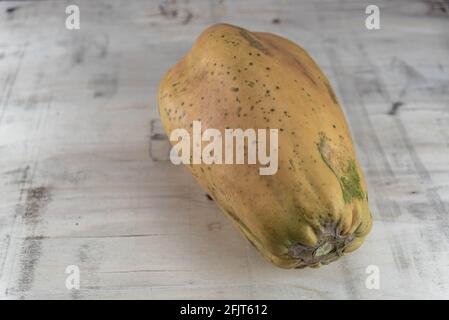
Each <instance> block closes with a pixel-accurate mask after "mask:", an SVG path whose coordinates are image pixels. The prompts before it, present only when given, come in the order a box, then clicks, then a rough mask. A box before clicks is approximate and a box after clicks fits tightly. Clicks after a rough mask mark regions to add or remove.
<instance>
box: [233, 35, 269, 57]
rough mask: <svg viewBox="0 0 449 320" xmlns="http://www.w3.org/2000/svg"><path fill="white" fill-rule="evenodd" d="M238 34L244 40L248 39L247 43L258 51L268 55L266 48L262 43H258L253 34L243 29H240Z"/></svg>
mask: <svg viewBox="0 0 449 320" xmlns="http://www.w3.org/2000/svg"><path fill="white" fill-rule="evenodd" d="M240 35H241V36H242V37H243V38H244V39H245V40H246V41H248V43H249V45H250V46H251V47H253V48H255V49H257V50H259V51H260V52H262V53H264V54H266V55H270V53H269V52H268V50H267V48H265V47H264V46H263V45H262V43H260V41H259V40H257V39H256V38H255V37H254V36H253V35H251V34H250V33H249V32H248V31H246V30H245V29H240Z"/></svg>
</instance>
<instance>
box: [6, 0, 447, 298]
mask: <svg viewBox="0 0 449 320" xmlns="http://www.w3.org/2000/svg"><path fill="white" fill-rule="evenodd" d="M376 2H377V4H378V5H379V6H380V9H381V29H380V30H376V31H370V30H367V29H366V28H365V22H364V19H365V17H366V15H365V7H366V6H367V5H368V4H371V2H367V1H355V0H354V1H340V2H338V1H330V0H328V1H325V0H321V1H301V2H300V1H293V0H291V1H287V0H282V1H274V0H273V1H268V0H264V1H256V0H249V1H229V0H222V1H218V0H215V1H177V2H176V1H162V2H158V1H154V2H151V1H135V2H128V1H95V2H89V1H70V2H62V1H39V2H8V1H6V2H0V298H1V299H17V298H25V299H26V298H39V299H43V298H50V299H52V298H62V299H94V298H100V299H106V298H112V299H121V298H123V299H130V298H137V299H142V298H144V299H155V298H158V299H160V298H181V299H183V298H210V299H215V298H224V299H238V298H242V299H251V298H255V299H260V298H266V299H306V298H309V299H310V298H312V299H321V298H322V299H330V298H340V299H347V298H359V299H369V298H375V299H377V298H386V299H395V298H412V299H416V298H439V299H442V298H446V299H447V298H449V272H448V271H449V59H448V58H449V36H448V33H447V30H449V17H448V16H447V15H446V14H445V13H444V12H443V11H442V10H439V9H438V6H436V5H431V4H429V1H394V2H391V1H384V2H382V1H376ZM68 4H77V5H78V6H79V7H80V11H81V29H80V30H74V31H69V30H67V29H66V28H65V24H64V23H65V18H66V14H65V7H66V6H67V5H68ZM215 22H228V23H233V24H237V25H241V26H242V27H245V28H249V29H252V30H260V31H269V32H274V33H277V34H280V35H284V36H286V37H288V38H290V39H292V40H294V41H295V42H298V43H299V44H301V45H302V46H303V47H304V48H305V49H306V50H308V51H309V53H310V54H311V55H312V57H314V59H315V60H316V61H317V62H318V64H319V65H320V66H321V67H322V68H323V70H324V71H325V73H326V74H327V75H328V76H329V78H330V80H331V82H332V84H333V86H334V88H335V90H336V92H337V96H338V98H339V100H340V101H341V103H342V105H343V107H344V108H345V113H346V115H347V118H348V121H349V122H350V126H351V129H352V133H353V136H354V140H355V143H356V146H357V151H358V156H359V158H360V160H361V163H362V166H363V168H364V171H365V175H366V177H367V180H368V184H369V190H370V203H371V207H372V211H373V215H374V228H373V231H372V233H371V235H370V236H369V237H368V238H367V240H366V242H365V244H364V245H363V246H362V247H361V248H360V249H359V250H358V251H356V252H354V253H352V254H351V255H349V256H347V257H345V258H343V259H340V260H339V261H337V262H335V263H333V264H331V265H329V266H326V267H323V268H320V269H310V270H291V271H287V270H282V269H276V268H274V267H273V266H271V265H270V264H268V263H267V262H265V261H264V260H263V259H262V258H261V257H260V256H259V255H258V254H257V253H256V252H255V250H254V249H253V248H252V247H251V246H250V245H249V244H248V243H247V242H246V241H245V240H244V239H243V238H242V237H241V236H240V235H239V234H238V232H237V231H236V230H234V228H233V227H232V226H231V224H230V222H229V221H227V220H226V219H225V217H224V216H223V215H222V214H221V213H220V212H219V210H218V209H217V208H216V206H215V205H214V203H213V202H212V201H210V200H208V199H207V197H206V196H205V194H204V192H202V191H201V190H200V188H199V187H198V186H197V185H196V184H195V182H194V181H193V178H192V177H191V176H190V175H189V174H188V173H187V171H186V170H185V169H183V168H182V167H177V166H174V165H172V164H171V163H170V162H169V161H167V142H166V140H165V138H164V135H163V133H162V132H161V128H160V125H159V124H158V120H157V119H158V113H157V105H156V92H157V87H158V83H159V80H160V79H161V77H162V75H163V74H164V72H165V71H166V70H167V69H168V68H169V67H170V66H171V65H172V64H174V63H175V62H176V61H177V60H179V59H180V58H181V56H182V55H183V54H185V53H186V52H187V50H188V49H189V47H190V46H191V44H192V43H193V41H194V39H195V37H196V36H197V35H198V34H199V33H200V32H201V31H202V30H203V29H204V28H205V27H206V26H208V25H209V24H212V23H215ZM69 265H77V266H79V268H80V272H81V288H80V290H67V289H66V287H65V281H66V277H67V274H65V269H66V267H67V266H69ZM369 265H376V266H378V268H379V270H380V290H369V289H367V288H366V286H365V280H366V278H367V276H368V274H366V268H367V267H368V266H369Z"/></svg>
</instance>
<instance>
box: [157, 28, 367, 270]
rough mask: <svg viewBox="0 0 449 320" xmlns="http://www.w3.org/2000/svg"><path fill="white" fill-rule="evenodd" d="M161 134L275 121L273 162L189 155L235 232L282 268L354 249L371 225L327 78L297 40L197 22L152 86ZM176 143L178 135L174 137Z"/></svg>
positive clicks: (349, 139)
mask: <svg viewBox="0 0 449 320" xmlns="http://www.w3.org/2000/svg"><path fill="white" fill-rule="evenodd" d="M158 106H159V114H160V118H161V121H162V124H163V127H164V129H165V131H166V133H167V134H168V135H170V133H171V132H172V131H173V130H175V129H177V128H183V129H185V130H186V131H187V132H189V133H191V134H192V123H193V122H194V121H201V125H202V128H217V129H218V130H221V131H224V130H225V129H226V128H241V129H243V130H245V129H248V128H256V129H257V128H270V129H271V128H274V129H278V131H277V132H278V139H279V141H278V150H277V151H278V168H277V169H278V170H277V172H276V173H275V174H273V175H261V174H260V172H259V171H258V167H260V164H259V165H257V164H256V165H254V164H235V165H229V164H204V163H199V164H192V163H189V164H186V167H187V168H188V170H189V171H190V172H191V173H192V175H193V176H194V178H195V180H196V181H197V182H198V183H199V184H200V185H201V186H202V187H203V188H204V189H205V190H206V192H207V194H208V195H210V197H211V198H212V199H213V200H214V201H215V202H216V204H217V205H218V207H219V208H220V209H221V210H222V211H223V213H224V214H225V215H226V216H227V217H228V218H229V219H230V221H231V222H232V223H233V224H234V225H235V227H236V228H237V229H238V230H239V231H240V232H241V234H242V235H243V236H244V237H245V238H246V239H247V240H248V241H249V242H250V243H251V244H252V245H253V246H254V247H255V248H256V249H257V250H258V251H259V252H260V253H261V255H262V256H263V257H264V258H266V259H267V260H268V261H270V262H271V263H273V264H274V265H276V266H278V267H281V268H304V267H319V266H321V265H323V264H328V263H330V262H332V261H335V260H337V259H338V258H339V257H341V256H344V255H345V254H347V253H349V252H352V251H354V250H355V249H357V248H358V247H359V246H360V245H361V244H362V243H363V241H364V239H365V237H366V236H367V234H368V233H369V232H370V229H371V226H372V216H371V212H370V209H369V206H368V191H367V185H366V181H365V178H364V176H363V173H362V170H361V167H360V163H359V161H358V160H357V158H356V154H355V147H354V145H353V141H352V137H351V133H350V129H349V126H348V123H347V122H346V119H345V115H344V113H343V111H342V109H341V107H340V104H339V101H338V100H337V97H336V95H335V93H334V91H333V89H332V87H331V85H330V82H329V80H328V79H327V77H326V76H325V75H324V73H323V72H322V71H321V70H320V68H319V67H318V65H317V64H316V63H315V62H314V60H313V59H312V58H311V57H310V56H309V55H308V54H307V52H306V51H305V50H304V49H302V48H301V47H300V46H299V45H297V44H295V43H294V42H292V41H290V40H288V39H286V38H283V37H281V36H277V35H275V34H272V33H267V32H251V31H248V30H246V29H244V28H241V27H238V26H234V25H230V24H215V25H212V26H210V27H208V28H207V29H206V30H204V31H203V32H202V33H201V34H200V35H199V37H198V38H197V39H196V41H195V43H194V44H193V46H192V48H191V49H190V51H189V52H188V53H186V55H185V56H184V57H182V59H181V60H180V61H179V62H177V63H176V64H175V65H174V66H172V67H171V68H170V69H169V70H168V72H167V73H166V74H165V76H164V77H163V79H162V80H161V83H160V87H159V91H158ZM171 143H172V144H173V145H175V142H174V141H172V142H171Z"/></svg>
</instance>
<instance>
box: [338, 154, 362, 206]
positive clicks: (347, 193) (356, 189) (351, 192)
mask: <svg viewBox="0 0 449 320" xmlns="http://www.w3.org/2000/svg"><path fill="white" fill-rule="evenodd" d="M345 173H346V175H344V176H342V177H340V185H341V190H342V191H343V199H344V200H345V203H349V202H351V200H352V199H353V198H356V199H363V198H364V197H365V194H364V192H363V190H362V186H361V185H360V176H359V173H358V171H357V167H356V165H355V160H353V159H351V160H349V161H348V166H347V167H346V172H345Z"/></svg>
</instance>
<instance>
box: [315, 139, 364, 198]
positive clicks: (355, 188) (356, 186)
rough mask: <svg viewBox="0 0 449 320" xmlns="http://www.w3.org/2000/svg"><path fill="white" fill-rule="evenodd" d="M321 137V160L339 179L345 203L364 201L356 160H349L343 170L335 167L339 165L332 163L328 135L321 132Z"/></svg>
mask: <svg viewBox="0 0 449 320" xmlns="http://www.w3.org/2000/svg"><path fill="white" fill-rule="evenodd" d="M319 137H320V140H319V142H318V143H317V144H316V145H317V148H318V151H319V153H320V155H321V159H322V160H323V162H324V163H325V164H326V166H327V167H328V168H329V169H330V170H331V171H332V173H333V174H334V175H335V177H336V178H337V180H338V183H339V184H340V188H341V192H342V195H343V200H344V202H345V203H346V204H347V203H350V202H351V201H352V199H354V198H356V199H363V198H364V197H365V193H364V192H363V189H362V186H361V184H360V175H359V173H358V171H357V166H356V164H355V160H354V159H350V160H348V161H347V163H346V166H345V167H343V168H341V166H338V165H334V163H335V164H337V163H338V162H337V161H334V162H333V161H331V155H332V150H331V148H330V146H328V138H327V137H326V134H325V133H324V132H320V133H319Z"/></svg>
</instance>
